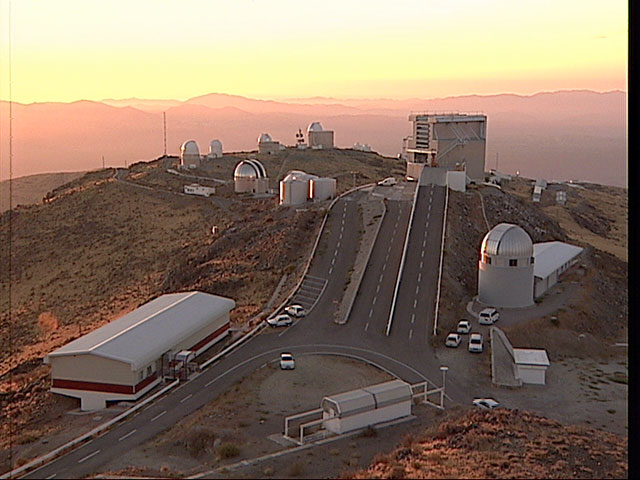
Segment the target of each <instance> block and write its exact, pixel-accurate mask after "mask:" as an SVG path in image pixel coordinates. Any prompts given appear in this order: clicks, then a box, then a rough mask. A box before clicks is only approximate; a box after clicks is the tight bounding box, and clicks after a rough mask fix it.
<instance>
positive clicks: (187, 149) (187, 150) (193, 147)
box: [180, 140, 200, 155]
mask: <svg viewBox="0 0 640 480" xmlns="http://www.w3.org/2000/svg"><path fill="white" fill-rule="evenodd" d="M180 152H181V153H182V155H185V154H187V155H200V149H199V148H198V144H197V143H196V141H195V140H187V141H186V142H184V143H183V144H182V147H180Z"/></svg>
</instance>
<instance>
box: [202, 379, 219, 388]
mask: <svg viewBox="0 0 640 480" xmlns="http://www.w3.org/2000/svg"><path fill="white" fill-rule="evenodd" d="M215 381H216V379H215V378H214V379H213V380H211V381H209V382H207V383H205V384H204V386H205V387H208V386H209V385H211V384H212V383H213V382H215Z"/></svg>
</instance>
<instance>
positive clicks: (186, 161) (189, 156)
mask: <svg viewBox="0 0 640 480" xmlns="http://www.w3.org/2000/svg"><path fill="white" fill-rule="evenodd" d="M220 157H222V142H221V141H220V140H218V139H214V140H211V142H209V153H207V154H206V155H200V149H199V148H198V143H197V142H196V141H195V140H187V141H186V142H184V143H183V144H182V146H181V147H180V167H181V168H200V166H202V162H203V161H204V160H213V159H215V158H220Z"/></svg>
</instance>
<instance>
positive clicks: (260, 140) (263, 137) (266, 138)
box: [258, 133, 273, 143]
mask: <svg viewBox="0 0 640 480" xmlns="http://www.w3.org/2000/svg"><path fill="white" fill-rule="evenodd" d="M268 142H273V139H272V138H271V135H269V134H268V133H261V134H260V136H259V137H258V143H268Z"/></svg>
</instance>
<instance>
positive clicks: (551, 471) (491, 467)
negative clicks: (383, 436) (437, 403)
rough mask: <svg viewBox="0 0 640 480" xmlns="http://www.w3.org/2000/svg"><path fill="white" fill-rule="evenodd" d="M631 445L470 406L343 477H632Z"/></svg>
mask: <svg viewBox="0 0 640 480" xmlns="http://www.w3.org/2000/svg"><path fill="white" fill-rule="evenodd" d="M628 448H629V447H628V440H627V439H626V438H623V437H618V436H616V435H613V434H610V433H605V432H602V431H598V430H594V429H591V428H584V427H575V426H564V425H562V424H560V423H558V422H556V421H553V420H548V419H546V418H544V417H540V416H537V415H534V414H530V413H528V412H522V411H517V410H505V409H499V410H496V411H468V412H467V413H465V414H463V415H461V416H459V417H458V418H454V419H450V420H446V421H444V422H442V423H440V425H438V426H437V427H434V428H432V429H431V430H427V431H426V432H424V433H423V434H422V435H419V436H416V437H414V438H411V437H408V438H407V439H406V440H405V441H404V442H403V444H402V446H400V447H398V448H396V449H395V450H394V451H393V452H391V453H389V454H381V455H378V456H377V457H376V458H374V460H373V462H372V464H371V466H370V467H369V468H367V469H365V470H361V471H358V472H355V473H351V474H349V473H346V474H344V476H343V478H627V476H628Z"/></svg>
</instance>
